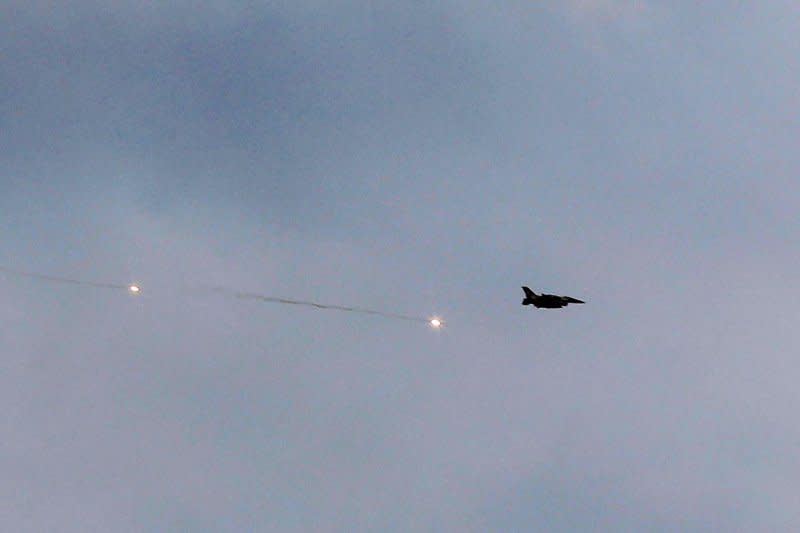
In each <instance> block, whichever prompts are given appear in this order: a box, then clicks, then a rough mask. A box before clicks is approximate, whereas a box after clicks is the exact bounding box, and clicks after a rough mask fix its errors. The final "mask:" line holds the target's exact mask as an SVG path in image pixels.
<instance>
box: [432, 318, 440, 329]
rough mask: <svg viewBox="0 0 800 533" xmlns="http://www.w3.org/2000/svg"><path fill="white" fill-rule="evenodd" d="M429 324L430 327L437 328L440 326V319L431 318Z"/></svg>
mask: <svg viewBox="0 0 800 533" xmlns="http://www.w3.org/2000/svg"><path fill="white" fill-rule="evenodd" d="M430 324H431V327H432V328H437V329H438V328H440V327H442V321H441V320H439V319H438V318H431V321H430Z"/></svg>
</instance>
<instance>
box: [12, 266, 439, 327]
mask: <svg viewBox="0 0 800 533" xmlns="http://www.w3.org/2000/svg"><path fill="white" fill-rule="evenodd" d="M0 272H4V273H6V274H11V275H14V276H21V277H25V278H30V279H38V280H41V281H49V282H54V283H67V284H70V285H80V286H84V287H96V288H100V289H114V290H127V291H128V292H130V293H132V294H136V293H138V292H139V291H140V289H139V286H138V285H122V284H118V283H102V282H97V281H88V280H81V279H73V278H64V277H60V276H49V275H46V274H39V273H36V272H27V271H25V270H17V269H14V268H8V267H4V266H0ZM209 289H210V290H212V291H214V292H218V293H221V294H226V295H228V296H232V297H234V298H240V299H243V300H259V301H262V302H270V303H277V304H286V305H300V306H305V307H313V308H314V309H330V310H334V311H344V312H347V313H360V314H363V315H374V316H381V317H384V318H392V319H396V320H407V321H410V322H425V323H427V324H431V325H432V326H433V327H434V328H439V327H440V325H441V320H440V319H438V318H432V319H431V318H425V317H418V316H411V315H404V314H400V313H391V312H388V311H380V310H377V309H368V308H366V307H353V306H344V305H332V304H321V303H317V302H311V301H306V300H292V299H289V298H278V297H276V296H268V295H266V294H259V293H256V292H242V291H237V290H233V289H228V288H225V287H210V288H209Z"/></svg>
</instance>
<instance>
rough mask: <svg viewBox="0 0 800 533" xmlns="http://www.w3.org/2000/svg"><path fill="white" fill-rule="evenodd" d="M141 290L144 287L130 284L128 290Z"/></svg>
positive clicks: (132, 292)
mask: <svg viewBox="0 0 800 533" xmlns="http://www.w3.org/2000/svg"><path fill="white" fill-rule="evenodd" d="M140 290H142V289H140V288H139V286H138V285H129V286H128V292H129V293H131V294H136V293H138V292H139V291H140Z"/></svg>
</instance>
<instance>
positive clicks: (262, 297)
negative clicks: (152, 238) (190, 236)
mask: <svg viewBox="0 0 800 533" xmlns="http://www.w3.org/2000/svg"><path fill="white" fill-rule="evenodd" d="M213 290H214V291H216V292H221V293H225V294H229V295H231V296H233V297H235V298H241V299H245V300H259V301H262V302H270V303H277V304H287V305H302V306H305V307H313V308H315V309H332V310H334V311H345V312H347V313H360V314H363V315H376V316H382V317H384V318H394V319H397V320H408V321H411V322H425V323H428V322H430V319H428V318H422V317H417V316H411V315H403V314H399V313H390V312H387V311H378V310H377V309H367V308H365V307H350V306H344V305H331V304H321V303H317V302H310V301H305V300H290V299H288V298H278V297H275V296H267V295H266V294H259V293H255V292H241V291H234V290H231V289H226V288H224V287H214V289H213Z"/></svg>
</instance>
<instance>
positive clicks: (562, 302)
mask: <svg viewBox="0 0 800 533" xmlns="http://www.w3.org/2000/svg"><path fill="white" fill-rule="evenodd" d="M522 290H523V291H525V299H524V300H522V305H533V306H534V307H539V308H545V309H558V308H560V307H566V306H567V305H569V304H585V303H586V302H584V301H583V300H578V299H577V298H573V297H571V296H556V295H555V294H536V293H535V292H533V291H532V290H530V289H529V288H528V287H522Z"/></svg>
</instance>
